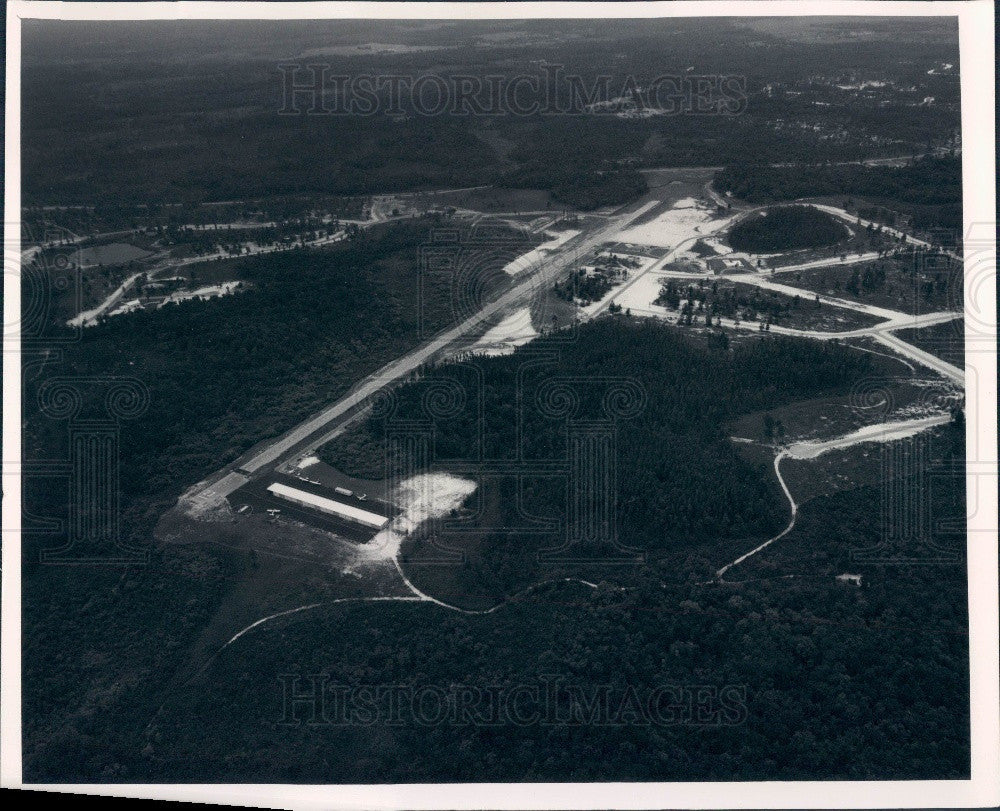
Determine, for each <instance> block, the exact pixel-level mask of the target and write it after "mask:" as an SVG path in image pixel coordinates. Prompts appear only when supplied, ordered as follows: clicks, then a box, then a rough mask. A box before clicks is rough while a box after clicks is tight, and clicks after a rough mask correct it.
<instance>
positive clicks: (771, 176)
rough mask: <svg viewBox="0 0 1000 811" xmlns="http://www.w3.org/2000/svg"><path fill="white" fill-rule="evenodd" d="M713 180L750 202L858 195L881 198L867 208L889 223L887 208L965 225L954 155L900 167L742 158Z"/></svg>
mask: <svg viewBox="0 0 1000 811" xmlns="http://www.w3.org/2000/svg"><path fill="white" fill-rule="evenodd" d="M713 184H714V185H715V187H716V188H717V189H719V190H720V191H727V192H732V193H733V195H735V196H736V197H739V198H741V199H743V200H746V201H748V202H751V203H763V202H771V201H780V200H795V199H798V198H800V197H820V196H828V195H845V196H847V197H849V196H850V195H857V196H859V197H864V198H868V199H870V200H873V201H876V202H879V203H882V204H883V206H884V207H883V206H863V208H864V209H865V212H866V213H867V214H872V215H876V216H878V217H879V219H880V221H883V222H888V224H893V219H894V217H895V215H893V214H892V213H891V212H890V211H887V210H886V209H891V210H895V211H897V212H901V213H903V214H906V215H907V216H909V217H910V219H911V221H912V224H913V225H914V226H915V227H917V228H919V229H921V230H929V229H933V228H943V229H959V230H961V227H962V162H961V159H960V158H955V157H944V158H932V157H925V158H921V159H919V160H917V161H914V162H913V163H912V164H910V165H908V166H901V167H892V166H862V165H859V164H851V165H842V166H837V165H832V164H813V165H809V164H804V165H796V166H764V165H761V164H759V163H739V164H732V165H730V166H727V167H726V168H725V169H723V170H722V171H720V172H719V173H718V174H717V175H716V177H715V180H714V181H713ZM880 208H881V209H882V210H881V212H880V210H879V209H880ZM859 213H860V211H859ZM879 215H880V216H879Z"/></svg>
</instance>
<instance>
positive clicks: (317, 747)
mask: <svg viewBox="0 0 1000 811" xmlns="http://www.w3.org/2000/svg"><path fill="white" fill-rule="evenodd" d="M71 5H72V4H71ZM747 5H748V6H752V5H754V4H747ZM515 13H516V9H512V11H511V16H510V17H508V18H506V19H492V20H475V19H468V20H458V19H412V20H404V19H400V20H372V19H368V20H365V19H313V20H265V19H255V20H225V19H205V20H193V19H187V20H180V19H177V20H145V21H143V20H135V21H128V20H110V19H109V20H57V19H28V18H25V19H23V20H22V21H21V42H20V48H21V53H20V104H21V112H20V150H21V151H20V161H21V167H22V174H21V180H20V210H21V243H20V250H21V271H20V279H21V281H20V297H21V299H20V301H21V312H22V318H21V323H20V325H19V329H20V369H21V376H22V380H21V413H22V434H21V437H20V443H21V444H20V447H21V454H22V459H21V467H20V474H19V475H20V488H21V489H20V493H21V499H22V516H23V517H22V528H21V534H20V549H21V572H20V578H21V579H20V590H21V593H20V623H21V626H20V627H21V640H20V656H21V671H20V672H21V692H20V713H21V716H20V717H21V722H20V723H21V726H20V736H21V741H22V755H21V757H22V761H21V768H22V770H23V779H24V781H25V783H37V784H53V783H62V784H82V783H92V784H109V783H113V784H152V783H170V784H177V783H181V784H207V783H244V784H325V785H341V786H343V785H353V784H440V783H444V784H459V783H503V782H507V783H535V782H537V783H588V782H608V781H611V782H643V781H711V782H725V781H733V782H737V781H806V780H829V781H875V780H878V781H889V780H956V781H960V780H969V779H970V770H971V768H972V767H971V766H970V763H971V762H972V761H971V757H972V755H971V752H972V744H971V743H970V734H971V733H970V717H972V710H971V707H970V633H969V627H970V616H969V601H968V599H969V588H970V586H969V579H968V576H967V567H966V563H967V534H966V521H967V518H966V501H967V496H966V413H967V412H966V388H965V377H966V360H967V358H966V354H967V352H969V351H971V350H970V347H973V348H974V346H973V344H971V343H968V344H967V343H966V339H965V330H966V324H965V321H966V320H967V318H966V307H965V306H964V302H965V295H966V292H967V291H966V290H965V289H964V287H965V285H964V284H963V233H964V232H963V198H962V191H963V186H962V160H963V145H962V128H961V123H962V115H961V112H962V110H961V94H960V74H961V70H962V65H961V64H960V58H959V26H958V22H957V19H956V18H955V17H949V16H935V17H885V16H872V17H860V16H859V17H842V16H841V17H836V16H822V17H816V16H813V17H738V16H722V17H711V18H698V17H663V18H652V19H586V18H578V19H517V18H516V17H515V16H514V15H515ZM747 13H750V12H747ZM29 16H30V15H29ZM963 54H964V51H963ZM994 236H995V234H994ZM986 350H988V351H993V352H995V344H994V345H992V346H991V347H986ZM986 350H984V351H986ZM7 388H8V385H7V384H6V382H5V386H4V389H5V393H7ZM5 459H6V457H5ZM5 486H6V485H5ZM994 520H995V517H994ZM5 538H6V535H5ZM5 574H6V572H5ZM5 582H6V581H5ZM803 802H805V800H803ZM483 807H494V806H489V805H486V806H483Z"/></svg>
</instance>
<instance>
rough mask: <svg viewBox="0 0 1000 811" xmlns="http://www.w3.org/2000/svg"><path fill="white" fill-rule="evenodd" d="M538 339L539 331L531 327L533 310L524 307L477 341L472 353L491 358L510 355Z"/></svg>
mask: <svg viewBox="0 0 1000 811" xmlns="http://www.w3.org/2000/svg"><path fill="white" fill-rule="evenodd" d="M536 337H538V331H537V330H536V329H535V328H534V327H533V326H532V325H531V308H530V307H523V308H522V309H520V310H518V311H517V312H514V313H511V314H510V315H509V316H507V317H506V318H505V319H504V320H503V321H501V322H500V323H499V324H497V325H496V326H495V327H493V328H492V329H490V330H489V331H488V332H486V333H485V334H484V335H483V337H482V338H480V339H479V340H478V341H476V343H475V345H474V346H473V347H472V351H473V352H474V353H475V354H477V355H486V356H489V357H493V356H496V355H509V354H510V353H511V352H513V351H514V350H515V349H516V348H517V347H519V346H522V345H523V344H526V343H528V341H530V340H532V339H534V338H536Z"/></svg>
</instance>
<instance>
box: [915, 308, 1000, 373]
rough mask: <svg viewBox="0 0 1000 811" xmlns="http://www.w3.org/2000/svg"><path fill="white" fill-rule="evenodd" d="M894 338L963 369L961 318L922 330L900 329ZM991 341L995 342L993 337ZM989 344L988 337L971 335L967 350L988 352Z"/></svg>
mask: <svg viewBox="0 0 1000 811" xmlns="http://www.w3.org/2000/svg"><path fill="white" fill-rule="evenodd" d="M896 337H898V338H901V339H902V340H904V341H906V342H907V343H908V344H912V345H913V346H915V347H917V348H918V349H922V350H924V351H925V352H930V353H931V354H932V355H935V356H936V357H939V358H941V360H944V361H947V362H948V363H950V364H952V365H954V366H957V367H959V368H960V369H962V368H964V367H965V320H964V319H962V318H956V319H955V320H954V321H949V322H947V323H945V324H935V325H934V326H931V327H923V328H922V329H901V330H898V331H897V332H896ZM992 340H993V342H995V340H996V338H995V336H994V337H993V339H992ZM990 344H991V340H990V336H985V335H984V336H982V337H981V338H980V337H978V336H976V335H973V336H972V340H971V343H970V347H969V349H970V351H972V352H977V351H978V352H984V351H985V352H989V351H991V348H990ZM993 347H994V348H995V343H993Z"/></svg>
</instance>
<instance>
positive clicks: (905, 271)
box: [782, 257, 962, 314]
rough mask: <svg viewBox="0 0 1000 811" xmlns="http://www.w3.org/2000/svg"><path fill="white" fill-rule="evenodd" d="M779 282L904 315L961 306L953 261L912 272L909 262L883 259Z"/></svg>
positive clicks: (815, 270)
mask: <svg viewBox="0 0 1000 811" xmlns="http://www.w3.org/2000/svg"><path fill="white" fill-rule="evenodd" d="M866 279H868V280H869V284H868V285H867V286H866V284H865V281H866ZM852 280H853V281H852ZM782 281H783V282H785V283H787V284H792V285H794V286H795V287H801V288H803V289H804V290H809V291H812V292H815V293H823V294H826V295H828V296H837V297H838V298H844V299H848V300H849V301H857V302H861V303H863V304H873V305H875V306H877V307H886V308H889V309H893V310H899V311H900V312H905V313H914V314H916V313H926V312H937V311H939V310H950V309H957V308H959V307H961V305H962V271H961V268H960V267H958V266H957V265H955V264H954V263H952V262H942V263H941V265H940V267H937V266H930V265H927V264H925V265H924V267H922V268H921V269H919V270H917V271H915V270H914V268H913V264H912V260H909V261H908V260H906V259H902V258H892V257H885V258H883V259H878V260H875V261H872V262H864V263H860V264H853V265H846V266H837V265H832V266H830V267H822V268H809V269H806V270H801V271H796V272H795V273H789V274H787V275H785V276H784V277H782ZM872 282H873V283H872Z"/></svg>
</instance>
